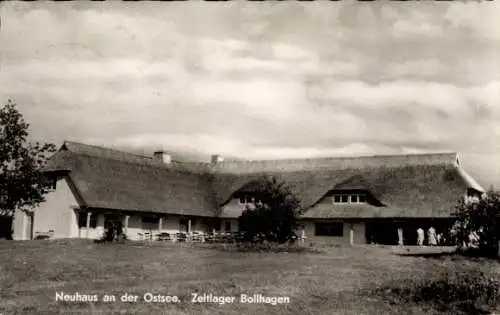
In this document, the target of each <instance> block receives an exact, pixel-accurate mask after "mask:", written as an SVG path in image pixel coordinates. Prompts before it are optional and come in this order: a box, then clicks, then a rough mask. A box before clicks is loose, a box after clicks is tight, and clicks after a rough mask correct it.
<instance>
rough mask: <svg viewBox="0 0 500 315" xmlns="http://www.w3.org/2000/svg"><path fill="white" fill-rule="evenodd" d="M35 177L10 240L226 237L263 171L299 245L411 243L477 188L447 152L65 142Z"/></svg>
mask: <svg viewBox="0 0 500 315" xmlns="http://www.w3.org/2000/svg"><path fill="white" fill-rule="evenodd" d="M44 171H45V173H46V174H47V176H48V177H49V178H50V179H51V180H53V189H52V191H51V192H50V193H49V194H48V195H47V196H46V201H45V202H43V203H42V204H41V205H40V206H39V207H38V208H37V209H35V210H34V211H32V212H22V211H17V212H16V214H15V217H14V222H13V230H14V233H13V237H14V239H16V240H29V239H34V238H36V237H38V236H40V235H45V236H46V237H49V238H92V239H96V238H99V237H101V236H102V235H103V233H104V230H105V228H106V226H107V225H108V224H112V223H113V222H116V221H118V222H120V224H122V226H123V230H124V232H125V233H126V235H127V237H128V238H129V239H131V240H142V239H151V238H153V237H154V236H155V235H157V234H159V233H177V232H186V233H188V234H190V233H194V232H200V233H203V232H211V231H222V232H236V231H238V217H239V216H240V215H241V213H242V212H243V210H244V209H245V206H246V205H248V204H249V203H253V202H255V195H254V191H255V190H254V189H252V183H254V182H255V181H256V180H257V179H258V178H259V177H261V176H262V175H272V176H275V177H276V178H277V179H278V180H280V181H283V182H285V183H286V184H287V185H288V186H289V187H290V188H291V190H292V191H293V192H294V193H295V194H296V195H297V197H298V198H299V199H300V200H301V206H302V209H303V214H302V216H301V223H302V224H301V225H302V231H301V234H302V236H305V238H306V240H307V241H308V242H312V243H325V244H342V243H343V244H365V243H381V244H398V243H401V242H402V243H404V244H414V243H415V242H416V230H417V229H418V228H419V227H420V228H423V229H428V228H429V227H430V226H433V227H434V228H435V229H436V230H438V231H439V230H445V229H446V228H447V227H448V226H449V225H450V224H451V223H452V222H453V216H452V212H453V209H454V205H455V204H456V202H457V201H458V200H459V198H464V197H474V196H478V195H480V194H482V193H483V192H484V189H483V188H482V187H481V186H480V185H479V184H477V182H476V181H475V180H474V179H473V178H472V177H471V176H470V175H468V174H467V173H466V172H465V171H464V170H463V168H462V167H461V165H460V160H459V158H458V155H457V154H456V153H442V154H416V155H393V156H366V157H353V158H317V159H297V160H264V161H223V160H222V159H221V158H220V157H218V156H215V157H214V158H212V160H211V162H210V163H192V162H179V161H176V160H174V159H172V157H171V156H170V155H169V154H166V153H164V152H156V153H155V154H154V156H153V157H147V156H139V155H134V154H131V153H127V152H121V151H116V150H112V149H108V148H102V147H97V146H91V145H85V144H80V143H75V142H68V141H66V142H65V143H64V144H63V145H62V146H61V148H60V149H59V151H58V152H57V153H56V154H54V156H52V157H51V159H50V160H49V161H48V163H47V165H46V167H45V170H44Z"/></svg>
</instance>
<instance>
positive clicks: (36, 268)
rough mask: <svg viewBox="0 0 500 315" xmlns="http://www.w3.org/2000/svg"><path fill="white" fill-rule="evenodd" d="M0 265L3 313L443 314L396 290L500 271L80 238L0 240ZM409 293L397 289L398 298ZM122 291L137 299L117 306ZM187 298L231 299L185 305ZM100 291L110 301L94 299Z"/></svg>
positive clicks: (447, 261) (459, 263)
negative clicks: (272, 301)
mask: <svg viewBox="0 0 500 315" xmlns="http://www.w3.org/2000/svg"><path fill="white" fill-rule="evenodd" d="M0 268H1V272H0V283H1V293H0V313H4V314H13V313H14V314H35V313H36V314H40V313H51V314H53V313H64V314H71V313H79V314H114V313H115V314H116V313H120V314H271V315H272V314H423V313H425V314H433V313H434V314H440V313H441V314H443V313H447V312H450V310H447V309H446V308H443V307H439V305H437V304H436V301H435V300H432V298H431V299H427V300H426V299H420V300H419V299H418V298H408V299H405V298H402V295H401V294H400V295H398V292H403V291H404V290H406V289H408V288H412V287H418V286H420V287H419V288H417V289H418V290H420V289H422V285H423V284H425V283H431V286H432V283H433V281H434V280H435V281H434V282H437V283H441V282H439V281H440V279H441V280H442V277H443V274H446V272H448V275H451V277H455V276H454V274H457V273H462V274H469V273H471V272H473V270H475V271H476V272H481V271H482V272H483V275H485V276H487V277H489V278H488V279H491V280H492V281H496V278H497V277H498V274H499V271H498V269H499V268H498V264H497V263H496V262H492V261H487V260H468V259H465V258H452V257H448V258H442V259H428V258H421V257H404V256H398V255H394V254H393V253H392V250H391V248H377V247H370V246H363V247H338V248H336V247H333V248H323V249H321V251H319V252H305V253H286V252H284V253H283V252H282V253H269V252H238V251H226V250H221V249H217V248H208V247H204V246H196V247H193V246H188V245H179V244H130V243H128V244H94V243H92V242H89V241H84V240H71V241H69V240H68V241H64V240H63V241H27V242H13V241H10V242H9V241H5V242H1V243H0ZM450 272H451V274H450ZM458 278H459V277H458ZM458 278H457V279H458ZM460 281H469V280H467V279H465V280H464V279H462V280H460ZM417 289H415V290H417ZM423 290H424V291H425V290H426V289H425V288H424V289H423ZM61 292H64V293H66V294H74V293H76V292H78V293H79V294H86V295H98V297H99V301H97V302H70V301H68V302H64V301H56V294H58V293H61ZM148 292H150V293H152V294H154V295H156V294H161V295H170V296H178V298H179V301H180V302H178V303H146V302H144V301H143V300H142V299H143V296H144V294H145V293H148ZM415 292H416V291H411V290H410V291H404V292H403V297H404V296H407V295H411V294H414V293H415ZM419 292H420V291H419ZM125 293H127V294H129V295H138V296H139V298H138V301H137V302H122V301H120V297H121V296H122V295H123V294H125ZM192 293H199V294H212V295H213V296H235V297H237V298H236V300H235V302H234V303H227V304H218V303H191V299H192ZM104 294H107V295H115V296H116V297H117V301H116V302H104V301H102V297H103V295H104ZM240 294H247V295H253V294H262V295H263V296H282V297H289V299H290V303H285V304H278V305H269V304H244V303H239V302H238V299H239V296H240ZM430 294H431V295H432V294H433V293H432V292H431V293H430ZM491 294H496V293H495V292H493V293H491ZM491 294H490V295H491ZM414 295H415V294H414ZM486 302H488V301H486ZM486 302H485V303H486ZM490 302H491V301H490ZM493 302H494V301H493ZM490 304H491V303H490ZM469 311H470V310H469ZM454 312H455V313H456V312H457V310H455V311H454Z"/></svg>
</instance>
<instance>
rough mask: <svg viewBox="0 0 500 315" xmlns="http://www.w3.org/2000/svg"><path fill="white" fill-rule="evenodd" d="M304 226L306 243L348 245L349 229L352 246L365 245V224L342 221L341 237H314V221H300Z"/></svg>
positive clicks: (349, 240) (349, 239)
mask: <svg viewBox="0 0 500 315" xmlns="http://www.w3.org/2000/svg"><path fill="white" fill-rule="evenodd" d="M302 223H303V224H304V230H305V236H306V238H307V239H306V241H307V242H312V243H319V244H332V245H333V244H346V245H347V244H350V242H351V229H352V238H353V243H354V244H365V243H366V237H365V223H364V222H358V221H351V220H343V221H342V223H343V233H342V234H343V235H342V236H316V235H314V234H315V228H314V220H307V221H302Z"/></svg>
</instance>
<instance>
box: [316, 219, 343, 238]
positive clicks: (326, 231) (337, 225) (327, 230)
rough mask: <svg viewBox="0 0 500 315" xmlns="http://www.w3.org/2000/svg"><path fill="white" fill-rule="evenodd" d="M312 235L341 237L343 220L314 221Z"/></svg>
mask: <svg viewBox="0 0 500 315" xmlns="http://www.w3.org/2000/svg"><path fill="white" fill-rule="evenodd" d="M314 236H329V237H343V236H344V222H341V221H333V222H314Z"/></svg>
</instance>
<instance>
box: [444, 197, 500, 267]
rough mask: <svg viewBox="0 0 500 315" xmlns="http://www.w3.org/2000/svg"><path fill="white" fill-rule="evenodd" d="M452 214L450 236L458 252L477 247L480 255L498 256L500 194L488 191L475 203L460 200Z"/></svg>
mask: <svg viewBox="0 0 500 315" xmlns="http://www.w3.org/2000/svg"><path fill="white" fill-rule="evenodd" d="M454 214H455V215H456V217H457V221H456V223H455V225H454V227H453V229H452V234H453V236H454V238H455V241H456V243H457V246H458V248H459V249H460V250H466V249H468V248H470V247H477V249H478V252H479V254H480V255H484V256H490V257H493V256H497V255H498V250H499V248H498V246H499V244H498V242H499V241H500V235H499V233H500V229H499V220H500V193H498V192H494V191H489V192H488V193H486V194H485V195H483V197H482V198H480V199H478V200H475V201H467V202H466V201H465V200H460V201H459V202H458V204H457V206H456V209H455V213H454Z"/></svg>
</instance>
